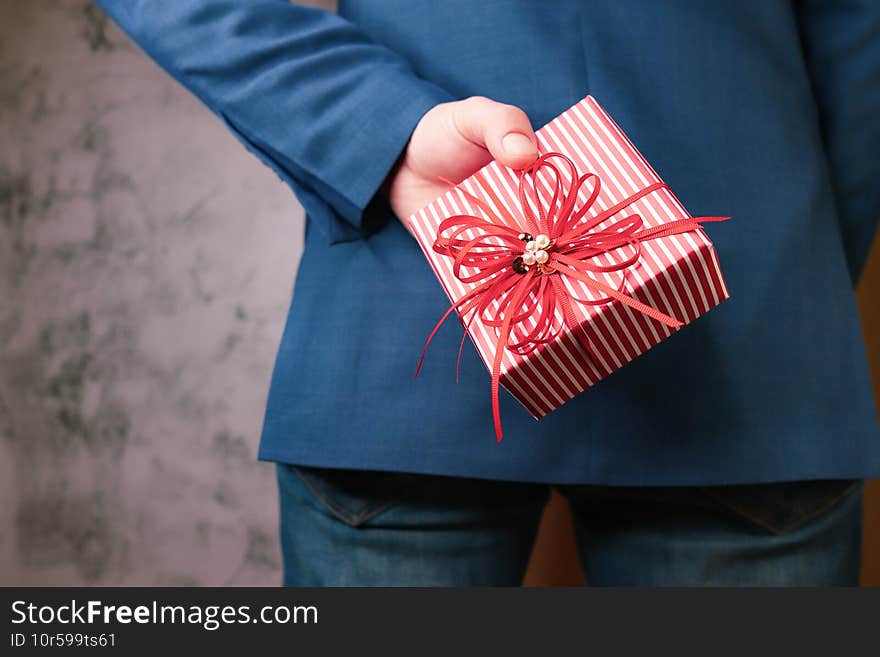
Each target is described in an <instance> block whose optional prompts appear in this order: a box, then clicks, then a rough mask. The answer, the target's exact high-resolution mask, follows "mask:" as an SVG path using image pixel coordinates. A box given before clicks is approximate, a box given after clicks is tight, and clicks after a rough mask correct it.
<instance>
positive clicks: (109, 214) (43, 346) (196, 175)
mask: <svg viewBox="0 0 880 657" xmlns="http://www.w3.org/2000/svg"><path fill="white" fill-rule="evenodd" d="M301 242H302V212H301V209H300V207H299V205H298V204H297V203H296V201H295V199H294V197H293V195H292V194H291V193H290V192H289V191H288V190H287V188H286V187H284V186H283V185H282V184H281V183H280V182H279V181H278V179H277V178H276V177H275V176H274V174H272V173H271V172H270V171H269V170H268V169H265V168H264V167H263V166H262V165H261V164H259V163H258V162H257V161H256V159H254V158H253V157H252V156H250V155H248V154H247V153H246V152H245V150H244V149H243V148H242V147H241V146H239V144H238V142H236V141H235V139H234V138H233V137H232V136H230V135H229V134H228V133H227V132H226V130H225V129H224V128H223V127H222V125H221V124H220V123H219V121H218V120H217V119H215V118H214V116H213V115H212V114H211V113H210V112H208V111H207V110H206V109H205V108H204V107H202V106H201V105H200V104H199V103H198V102H197V101H196V100H195V99H193V98H192V97H191V96H190V95H189V94H188V93H187V92H186V91H185V90H183V89H182V88H181V87H179V86H178V85H177V84H176V83H175V82H173V81H172V80H171V79H170V78H168V77H167V76H166V75H165V74H164V73H163V72H162V71H160V70H159V69H158V68H157V67H156V66H155V65H154V64H153V63H152V62H150V61H149V60H148V59H147V58H146V57H145V56H144V55H143V54H142V53H141V52H140V51H139V50H138V49H137V48H136V47H135V46H133V45H132V44H131V43H130V42H129V41H128V40H127V39H126V38H125V37H124V36H123V35H122V34H121V33H120V32H119V31H118V30H117V29H116V28H115V27H113V26H110V25H108V24H107V22H106V20H105V19H104V18H103V16H102V15H101V14H100V12H99V11H98V10H97V9H95V8H94V7H92V5H91V4H90V3H89V2H87V1H86V0H0V585H25V584H35V585H36V584H40V585H72V584H88V585H97V584H100V585H104V584H107V585H110V584H119V585H134V584H139V585H154V584H168V585H174V584H193V585H220V584H231V585H239V584H241V585H244V584H253V585H261V584H269V585H271V584H277V583H278V582H279V581H280V559H279V554H278V545H277V530H276V525H277V500H276V491H275V481H274V471H273V469H272V467H271V466H270V465H268V464H265V463H258V462H257V461H256V448H257V440H258V435H259V429H260V426H261V422H262V413H263V405H264V403H265V397H266V392H267V388H268V382H269V376H270V373H271V368H272V362H273V359H274V356H275V350H276V348H277V344H278V340H279V338H280V334H281V329H282V323H283V319H284V315H285V312H286V309H287V304H288V301H289V297H290V291H291V286H292V283H293V278H294V275H295V270H296V265H297V262H298V259H299V255H300V252H301Z"/></svg>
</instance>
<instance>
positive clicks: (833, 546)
mask: <svg viewBox="0 0 880 657" xmlns="http://www.w3.org/2000/svg"><path fill="white" fill-rule="evenodd" d="M99 4H100V5H101V6H102V7H103V8H104V9H105V10H106V11H107V12H108V13H109V14H110V15H111V16H112V17H113V18H114V19H115V20H116V21H117V22H118V23H119V24H120V25H121V26H122V27H123V29H125V30H126V31H127V32H128V33H129V34H130V35H131V36H132V37H133V38H134V39H135V41H137V42H138V43H139V44H140V45H141V46H142V47H143V48H144V50H145V51H146V52H147V53H148V54H150V55H151V56H152V57H153V58H155V60H156V61H157V62H158V63H159V64H160V65H161V66H163V67H164V68H165V69H166V70H168V71H169V73H171V74H172V75H173V76H175V77H176V78H177V79H178V80H179V81H180V82H181V83H183V84H184V85H185V86H187V87H188V88H189V89H190V90H191V91H192V92H193V93H195V94H196V95H197V96H198V97H199V98H201V99H202V100H203V101H204V102H205V103H206V104H207V105H208V106H209V107H210V108H211V109H212V110H213V111H214V112H216V113H217V115H218V116H220V117H221V118H222V119H223V120H224V121H225V122H226V123H227V124H228V125H229V127H230V129H231V130H232V131H233V132H234V133H235V134H236V135H237V137H238V138H239V139H240V140H241V141H242V142H243V143H244V144H245V145H246V146H247V147H248V148H249V149H250V150H251V151H252V152H254V153H255V154H256V155H257V156H258V157H260V158H261V159H262V160H263V161H264V162H266V164H268V165H269V166H271V167H272V168H273V169H274V170H275V171H276V172H277V173H278V174H279V175H280V176H281V177H282V178H283V179H284V180H285V181H286V182H287V183H288V184H289V185H290V186H291V188H292V189H293V190H294V191H295V192H296V194H297V197H298V198H299V200H300V202H301V203H302V205H303V206H304V207H305V210H306V213H307V224H306V246H305V252H304V255H303V257H302V261H301V264H300V268H299V272H298V275H297V280H296V287H295V290H294V299H293V303H292V305H291V309H290V315H289V320H288V323H287V327H286V329H285V332H284V337H283V339H282V343H281V346H280V349H279V352H278V358H277V361H276V367H275V372H274V375H273V380H272V387H271V392H270V398H269V402H268V407H267V410H266V417H265V423H264V429H263V436H262V443H261V449H260V457H261V458H263V459H267V460H272V461H277V462H278V463H279V466H278V476H279V483H280V492H281V505H282V542H283V551H284V559H285V581H286V583H288V584H297V585H299V584H303V585H334V584H354V585H369V584H404V585H426V584H438V585H444V584H451V585H473V584H517V583H518V582H519V581H520V579H521V577H522V573H523V569H524V567H525V563H526V560H527V558H528V555H529V551H530V548H531V542H532V540H533V538H534V533H535V527H536V524H537V521H538V518H539V515H540V511H541V508H542V506H543V504H544V502H545V500H546V496H547V491H548V484H553V485H556V486H557V487H558V488H559V489H560V490H561V491H562V492H563V493H565V494H566V495H568V496H569V499H570V500H571V502H572V506H573V511H574V515H575V519H576V521H577V529H578V534H579V542H580V549H581V557H582V561H583V564H584V569H585V572H586V575H587V579H588V581H589V582H590V583H593V584H608V585H618V584H639V585H653V584H671V585H692V584H768V585H788V584H792V585H801V584H803V585H834V584H854V583H855V582H856V579H857V573H858V562H859V533H860V501H861V482H860V480H861V479H862V478H864V477H868V476H876V475H878V474H880V440H878V431H877V423H876V415H875V409H874V407H873V402H872V397H871V387H870V381H869V375H868V371H867V367H866V363H865V356H864V350H863V343H862V336H861V334H860V328H859V322H858V316H857V312H856V307H855V303H854V298H853V294H852V288H853V286H854V284H855V283H856V281H857V280H858V277H859V274H860V271H861V269H862V266H863V264H864V261H865V258H866V255H867V253H868V249H869V247H870V243H871V240H872V238H873V235H874V232H875V229H876V222H877V218H878V216H880V185H878V184H877V183H876V180H877V179H878V177H880V167H878V158H877V157H876V153H877V152H880V122H878V121H877V120H876V116H878V114H880V3H877V2H875V1H874V0H849V1H848V2H840V1H839V0H804V1H801V2H793V1H791V0H750V1H746V2H735V3H734V2H721V3H719V2H714V3H707V2H702V1H701V0H673V1H671V2H665V3H662V4H660V3H656V2H651V1H648V0H582V1H581V0H553V1H546V0H541V1H538V0H535V1H533V2H525V1H523V2H512V1H511V2H500V1H496V2H472V1H465V0H449V1H447V2H430V1H429V0H383V1H381V2H380V1H378V0H376V1H374V2H367V1H363V2H354V1H350V2H340V7H339V15H334V14H331V13H328V12H325V11H321V10H316V9H309V8H304V7H298V6H294V5H291V4H290V3H289V2H287V1H286V0H251V1H249V2H241V1H239V0H151V1H147V0H137V1H135V0H118V1H114V0H100V1H99ZM588 93H590V94H592V95H594V96H595V97H596V98H597V99H598V100H599V101H600V102H601V103H602V104H603V105H604V107H605V108H606V109H607V110H608V111H609V112H610V113H611V115H612V116H613V117H614V118H615V119H616V120H617V121H618V122H619V123H620V124H621V126H622V127H623V129H624V130H625V131H626V132H627V133H628V134H629V135H630V137H632V138H633V140H634V141H635V143H636V144H637V145H638V146H639V148H640V149H641V150H642V151H643V152H644V154H645V155H646V157H647V158H648V159H649V160H650V161H651V162H652V163H654V164H655V166H656V167H657V168H658V170H659V172H660V174H661V175H662V177H663V178H664V179H665V180H666V181H667V182H668V183H670V185H671V186H672V188H673V189H675V190H676V193H677V194H678V195H679V196H680V197H681V198H682V200H683V202H684V203H685V205H686V206H687V207H688V208H689V210H690V211H691V212H693V213H694V214H720V213H723V214H730V215H733V216H734V217H735V219H734V221H731V222H729V223H728V224H726V225H723V226H719V227H717V228H716V229H714V230H713V231H712V238H713V241H714V242H715V246H716V248H717V250H718V253H719V258H720V261H721V263H722V265H723V267H724V272H725V277H726V280H727V284H728V287H729V288H730V290H731V294H732V299H731V300H730V301H729V302H726V303H724V304H722V305H721V306H720V307H719V308H717V309H715V310H713V311H712V312H711V313H709V314H708V315H707V316H705V317H702V318H700V319H699V320H698V321H696V322H695V323H693V324H692V325H689V326H687V327H685V328H684V329H683V330H681V331H680V332H679V334H677V335H675V336H673V337H671V338H670V339H669V340H667V341H665V342H664V343H662V344H661V345H659V346H657V347H656V348H654V349H652V350H651V351H650V352H648V353H647V354H645V355H644V356H642V357H640V358H638V359H636V360H635V361H634V362H633V363H631V364H629V365H627V366H626V367H624V368H623V369H622V370H621V371H619V372H616V373H615V374H613V375H612V376H610V377H609V378H608V379H606V380H605V381H603V382H601V383H600V384H598V385H597V386H595V387H594V388H592V389H591V390H589V391H587V392H585V393H583V394H581V395H579V396H578V397H576V398H575V399H573V400H572V401H570V402H568V403H567V404H565V405H564V406H563V407H561V408H560V409H558V410H556V411H554V412H553V413H552V414H550V415H549V416H547V417H546V418H544V419H542V420H541V421H540V422H539V423H536V422H534V420H532V419H531V418H530V417H529V415H528V414H527V413H526V411H525V410H524V409H522V408H521V407H519V405H518V404H517V403H516V402H515V401H514V400H513V399H512V398H510V397H509V396H504V398H503V399H502V412H503V414H504V417H505V438H504V441H503V442H502V443H501V444H500V445H499V444H496V442H495V440H494V435H493V430H492V423H491V413H490V412H489V409H488V397H489V396H488V394H487V391H488V384H489V381H488V375H487V373H486V371H485V368H484V366H483V365H482V363H481V362H480V361H479V359H478V357H477V355H476V353H475V352H474V350H473V349H470V348H468V349H466V351H465V355H464V362H463V364H462V379H461V381H460V382H459V383H458V384H456V383H455V382H454V377H453V375H452V365H451V363H453V362H454V360H455V354H456V352H457V349H458V340H459V337H460V336H459V334H458V332H457V331H456V330H455V328H454V327H453V326H451V323H450V326H448V327H447V328H445V329H443V330H442V331H441V332H440V333H439V334H438V336H437V338H436V339H435V341H434V343H432V353H431V354H430V357H429V359H428V362H427V364H426V365H425V367H424V369H423V371H422V373H421V375H420V377H419V379H418V380H416V381H413V379H412V373H413V368H414V365H415V361H416V358H417V356H418V353H419V351H420V349H421V347H422V344H423V341H424V338H425V336H426V335H427V333H428V332H429V330H430V328H431V327H432V326H433V324H434V322H435V321H436V320H437V318H438V317H439V315H440V314H441V313H442V311H443V310H444V309H445V307H446V306H447V303H448V302H447V299H446V297H445V296H444V294H443V292H442V290H441V287H440V286H439V285H438V283H437V281H436V280H435V278H434V274H433V272H432V271H431V269H430V267H429V266H428V265H427V263H426V262H425V260H424V257H423V255H422V253H421V251H420V249H419V247H418V245H417V244H416V242H415V240H414V239H413V238H412V236H411V235H410V234H409V233H408V232H407V230H406V229H405V228H404V226H403V225H402V224H401V223H400V222H399V221H398V219H399V218H403V219H405V218H406V217H407V216H408V215H409V214H410V213H411V212H413V211H415V210H417V209H419V208H420V207H421V206H423V205H424V204H426V203H427V202H429V201H431V200H432V199H433V198H435V197H436V196H438V195H439V194H441V193H443V192H444V191H445V187H444V184H443V183H442V182H438V179H439V178H441V177H442V178H446V179H450V180H461V179H463V178H465V177H466V176H468V175H469V174H471V173H473V172H474V171H476V170H477V169H478V168H480V167H481V166H482V165H484V164H485V163H487V162H489V161H490V160H491V159H493V158H495V159H498V160H499V161H500V162H501V163H502V164H505V165H508V166H510V167H514V168H516V167H523V166H525V165H527V164H528V163H529V162H530V161H532V160H533V159H534V158H535V156H536V155H537V152H536V149H535V146H534V133H533V131H532V126H533V125H534V126H540V125H543V124H544V123H546V122H547V121H549V120H550V119H551V118H553V117H554V116H555V115H557V114H558V113H560V112H561V111H563V110H565V109H567V108H568V107H569V106H570V105H572V104H573V103H575V102H576V101H578V100H580V99H581V98H582V97H583V96H585V95H586V94H588Z"/></svg>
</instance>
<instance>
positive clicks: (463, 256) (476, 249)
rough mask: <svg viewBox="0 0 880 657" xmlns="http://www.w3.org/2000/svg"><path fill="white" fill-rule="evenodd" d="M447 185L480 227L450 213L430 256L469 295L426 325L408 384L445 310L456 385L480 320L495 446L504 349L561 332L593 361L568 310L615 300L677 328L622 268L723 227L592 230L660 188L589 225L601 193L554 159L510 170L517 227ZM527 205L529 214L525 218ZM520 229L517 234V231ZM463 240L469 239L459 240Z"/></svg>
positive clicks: (631, 219) (639, 224) (629, 222)
mask: <svg viewBox="0 0 880 657" xmlns="http://www.w3.org/2000/svg"><path fill="white" fill-rule="evenodd" d="M554 159H558V160H561V161H562V163H563V164H564V165H565V166H566V167H567V169H568V181H569V182H568V187H567V188H566V187H565V185H564V180H563V171H562V170H561V168H560V167H558V166H557V165H556V164H554V163H553V162H552V161H551V160H554ZM542 170H543V171H544V172H545V173H547V174H549V176H550V181H551V184H550V185H548V187H549V188H550V190H551V194H550V195H549V199H548V195H547V194H546V193H545V194H543V195H542V194H541V192H540V191H539V189H538V185H537V182H536V181H537V175H538V172H539V171H542ZM529 183H530V184H529ZM588 183H589V184H591V185H592V189H591V191H590V193H589V196H588V198H587V200H586V201H585V202H584V203H583V204H581V205H580V207H577V202H578V198H579V194H580V191H581V188H582V187H583V186H584V185H586V184H588ZM450 184H452V185H454V187H456V188H457V189H458V190H459V191H460V192H461V193H463V194H464V195H465V196H466V197H467V198H468V199H469V200H470V201H471V202H472V203H473V204H474V205H475V206H477V207H479V208H480V209H481V210H482V211H483V212H484V213H485V214H486V216H487V217H488V218H489V219H488V220H487V219H483V218H481V217H477V216H474V215H470V214H457V215H454V216H451V217H448V218H446V219H444V220H443V221H442V222H441V223H440V226H439V227H438V228H437V237H436V239H435V240H434V244H433V249H434V251H436V252H437V253H440V254H442V255H445V256H448V257H450V258H452V259H453V265H452V271H453V273H454V275H455V276H456V278H458V279H459V280H460V281H462V282H463V283H467V284H476V287H474V288H473V289H472V290H471V291H470V292H468V293H466V294H465V295H464V296H462V297H461V298H460V299H458V300H457V301H455V302H454V303H453V304H452V305H451V306H450V307H449V309H448V310H447V311H446V312H445V313H444V314H443V316H442V317H441V318H440V320H439V321H438V322H437V324H436V325H435V326H434V329H433V330H432V331H431V333H430V334H429V335H428V338H427V340H426V341H425V346H424V348H423V349H422V354H421V357H420V358H419V363H418V366H417V367H416V372H415V376H418V374H419V371H420V370H421V367H422V363H423V362H424V359H425V353H426V351H427V349H428V345H429V344H430V343H431V340H432V339H433V338H434V336H435V335H436V333H437V331H438V330H439V329H440V327H441V326H442V325H443V323H444V322H445V321H446V320H447V319H448V317H449V316H450V315H451V314H452V312H453V311H457V312H458V314H459V317H460V319H461V322H462V324H463V325H464V329H465V332H464V334H463V335H462V339H461V343H460V345H459V350H458V360H457V363H456V375H455V378H456V381H458V373H459V369H460V366H461V354H462V349H463V348H464V342H465V338H466V337H467V332H468V329H469V328H470V324H471V322H473V320H474V318H475V317H477V316H479V317H480V319H481V321H482V322H483V324H485V325H486V326H490V327H492V328H493V329H494V330H495V332H496V335H497V337H498V341H497V343H496V347H495V354H494V357H493V360H492V369H491V377H492V384H491V393H492V418H493V421H494V425H495V437H496V441H497V442H501V439H502V436H503V433H502V430H501V411H500V408H499V403H498V389H499V385H500V381H501V361H502V358H503V354H504V349H505V348H506V349H508V350H510V351H511V352H512V353H515V354H518V355H523V356H525V355H528V354H529V353H531V352H533V351H535V350H536V349H537V348H538V347H539V346H540V345H542V344H546V343H549V342H553V341H555V340H557V339H558V338H559V336H560V334H561V333H562V332H563V331H565V330H568V331H570V332H571V333H572V334H574V335H575V336H576V337H577V339H578V341H579V342H580V343H581V345H582V346H583V347H584V349H585V351H586V353H587V354H588V355H591V356H592V354H593V351H592V347H591V345H590V343H589V338H588V337H587V336H586V334H585V333H584V332H583V331H579V330H578V327H579V326H580V322H579V321H578V319H577V316H576V315H575V313H574V310H573V308H572V304H573V303H577V304H581V305H593V306H598V305H604V304H608V303H611V302H613V301H619V302H620V303H623V304H626V305H627V306H629V307H630V308H632V309H634V310H636V311H638V312H640V313H643V314H645V315H647V316H648V317H650V318H651V319H653V320H655V321H657V322H660V323H661V324H665V325H666V326H669V327H672V328H678V327H681V326H683V325H684V323H683V322H681V321H679V320H678V319H676V318H674V317H671V316H669V315H667V314H665V313H662V312H660V311H659V310H657V309H655V308H652V307H651V306H648V305H646V304H644V303H642V302H640V301H638V300H637V299H634V298H633V297H631V296H629V295H628V294H626V293H625V292H624V290H625V289H626V284H627V270H628V269H629V268H630V267H632V266H634V265H636V264H637V263H638V261H639V259H640V258H641V246H642V243H643V242H645V241H648V240H654V239H658V238H661V237H668V236H670V235H678V234H681V233H687V232H690V231H695V230H699V229H701V228H702V224H703V223H706V222H714V221H725V220H727V219H729V217H697V218H693V217H689V218H687V219H676V220H673V221H670V222H667V223H665V224H662V225H660V226H655V227H653V228H644V227H643V226H644V222H643V221H642V217H641V216H640V215H638V214H632V215H629V216H627V217H623V218H620V219H618V220H616V221H613V222H611V223H610V224H608V225H607V226H605V227H604V228H602V229H598V226H599V225H600V224H602V223H603V222H605V221H607V220H609V219H611V218H612V217H614V216H615V215H617V214H619V213H620V212H621V211H623V210H624V209H626V208H628V207H629V206H631V205H632V204H633V203H635V202H636V201H638V200H639V199H642V198H644V197H646V196H648V195H649V194H653V193H655V192H657V191H659V190H661V189H668V185H666V183H663V182H656V183H653V184H651V185H649V186H647V187H645V188H643V189H641V190H639V191H638V192H636V193H635V194H632V195H631V196H628V197H627V198H625V199H623V200H622V201H620V202H619V203H617V204H616V205H614V206H612V207H610V208H607V209H606V210H603V211H602V212H599V213H598V214H595V215H593V216H592V217H588V216H587V213H588V212H589V210H590V208H591V207H592V206H593V204H594V203H595V201H596V199H597V198H598V196H599V192H600V191H601V187H602V180H601V178H599V176H598V175H597V174H595V173H586V174H583V175H578V172H577V168H576V167H575V164H574V162H572V161H571V160H570V159H569V158H568V157H566V156H565V155H563V154H561V153H555V152H551V153H546V154H544V155H542V156H540V157H539V158H538V159H537V160H535V161H534V162H533V163H532V164H531V165H529V166H528V167H526V168H525V169H521V170H520V171H519V186H518V187H519V188H518V195H519V202H520V211H521V214H522V219H523V221H522V222H519V221H517V220H516V219H515V218H514V217H513V215H512V214H511V213H510V212H509V210H508V209H507V208H505V206H504V205H503V204H502V203H501V202H498V199H494V200H495V201H496V206H497V207H498V208H499V212H498V213H496V212H495V211H494V210H493V209H492V208H491V207H490V206H489V204H488V203H486V202H485V201H483V200H482V199H480V198H478V197H477V196H474V195H473V194H470V193H469V192H467V191H466V190H464V189H462V188H461V187H460V186H458V185H455V184H454V183H450ZM487 193H489V194H490V196H493V197H494V193H493V192H492V191H491V190H488V189H487ZM532 206H534V208H536V209H537V213H535V212H533V209H532ZM499 214H500V215H501V216H499ZM535 214H537V216H535ZM523 224H524V225H525V229H524V230H520V229H519V228H517V227H516V226H519V225H523ZM468 232H470V234H471V235H476V237H470V236H466V235H465V233H468ZM538 251H541V254H539V255H538V256H537V258H538V259H537V260H535V259H533V258H534V256H535V254H537V253H538ZM529 254H531V255H529ZM601 255H607V256H608V257H609V258H610V259H611V263H610V264H601V263H599V262H598V261H597V260H596V259H597V258H598V257H599V256H601ZM613 272H620V282H619V284H618V285H617V287H616V288H615V287H612V286H610V285H608V284H606V283H604V282H602V281H600V280H597V279H596V278H595V277H594V276H592V275H591V273H592V274H610V273H613ZM561 276H568V277H571V278H572V279H574V280H577V281H580V282H581V283H583V284H584V285H585V286H586V287H587V288H588V289H590V290H591V291H593V292H595V293H596V294H597V295H599V296H597V297H596V298H588V299H582V298H579V297H576V296H574V295H573V294H571V292H569V290H568V289H566V287H565V285H564V284H563V283H562V281H561V280H560V277H561ZM496 302H497V303H498V308H497V309H496V310H495V312H494V313H492V312H491V307H492V306H493V305H494V304H495V303H496ZM557 307H558V308H559V309H560V310H561V311H562V317H563V321H562V322H561V323H559V322H557V321H556V315H557V313H556V309H557ZM468 315H470V317H469V318H468ZM530 320H534V326H531V327H530V324H531V323H532V322H531V321H530Z"/></svg>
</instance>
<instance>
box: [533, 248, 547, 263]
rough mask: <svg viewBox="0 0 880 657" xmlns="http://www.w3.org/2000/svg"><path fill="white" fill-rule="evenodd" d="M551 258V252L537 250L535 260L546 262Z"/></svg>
mask: <svg viewBox="0 0 880 657" xmlns="http://www.w3.org/2000/svg"><path fill="white" fill-rule="evenodd" d="M549 259H550V254H549V253H547V252H546V251H535V261H536V262H538V263H540V264H542V265H543V264H544V263H545V262H547V261H548V260H549Z"/></svg>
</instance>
